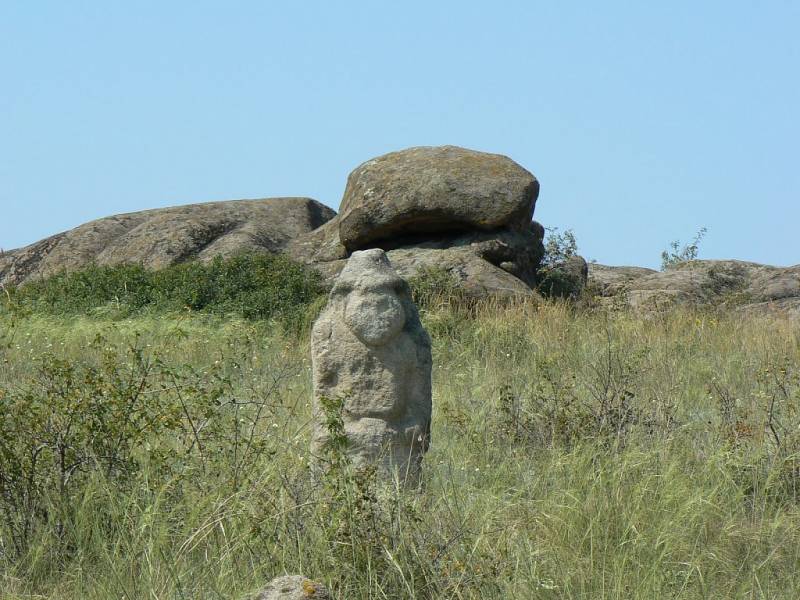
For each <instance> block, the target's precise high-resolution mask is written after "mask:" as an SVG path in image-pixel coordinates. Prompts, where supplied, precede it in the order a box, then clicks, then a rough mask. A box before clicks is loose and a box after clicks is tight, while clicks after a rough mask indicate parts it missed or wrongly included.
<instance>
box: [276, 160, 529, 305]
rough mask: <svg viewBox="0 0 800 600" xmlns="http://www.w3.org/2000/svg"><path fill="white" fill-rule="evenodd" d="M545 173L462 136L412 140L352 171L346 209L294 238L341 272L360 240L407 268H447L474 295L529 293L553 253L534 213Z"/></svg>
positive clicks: (406, 272)
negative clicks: (455, 140)
mask: <svg viewBox="0 0 800 600" xmlns="http://www.w3.org/2000/svg"><path fill="white" fill-rule="evenodd" d="M538 192H539V183H538V182H537V181H536V178H535V177H534V176H533V175H531V173H529V172H528V171H526V170H525V169H523V168H522V167H520V166H519V165H518V164H516V163H515V162H514V161H512V160H511V159H510V158H507V157H505V156H500V155H497V154H486V153H483V152H475V151H472V150H466V149H463V148H457V147H454V146H444V147H433V148H431V147H422V148H410V149H408V150H403V151H401V152H393V153H390V154H387V155H384V156H380V157H378V158H375V159H372V160H370V161H367V162H366V163H364V164H362V165H360V166H359V167H357V168H356V169H355V170H354V171H353V172H352V173H351V174H350V176H349V177H348V183H347V188H346V190H345V194H344V198H343V199H342V206H341V212H340V214H339V215H337V216H336V217H335V218H333V219H331V220H330V221H329V222H327V223H326V224H325V225H323V226H322V227H320V228H319V229H317V230H316V231H314V232H312V233H310V234H309V235H307V236H304V237H301V238H299V239H297V240H296V241H295V242H293V243H292V244H291V245H290V247H289V250H288V251H289V253H290V254H291V255H292V256H293V257H294V258H296V259H297V260H299V261H301V262H304V263H306V264H310V265H313V266H314V267H315V268H317V269H318V270H320V271H321V272H322V273H323V274H324V275H325V276H326V277H328V278H331V279H332V278H333V277H335V276H336V274H337V273H338V272H339V271H340V270H341V269H342V268H343V266H344V263H345V259H346V258H347V257H348V256H349V254H350V252H352V251H353V250H355V249H362V248H371V247H377V248H381V249H383V250H385V251H386V252H387V254H388V256H389V259H390V260H391V261H392V265H393V266H394V267H395V268H396V269H397V271H398V272H399V273H400V274H401V275H402V276H403V277H406V278H408V277H413V276H414V275H415V274H416V273H418V272H419V270H420V269H422V268H430V267H436V268H440V269H445V270H446V271H448V272H449V273H450V274H451V275H452V276H453V277H454V279H455V280H456V281H458V282H460V284H461V286H462V287H463V288H464V289H465V291H466V292H467V293H469V294H471V295H475V296H482V295H486V294H499V295H506V296H518V295H530V294H531V293H532V287H533V286H534V285H535V282H536V274H537V270H538V266H539V262H540V261H541V258H542V255H543V254H544V246H543V245H542V239H543V237H544V228H543V227H542V226H541V225H539V224H538V223H536V222H534V221H531V216H532V214H533V211H534V208H535V205H536V198H537V196H538Z"/></svg>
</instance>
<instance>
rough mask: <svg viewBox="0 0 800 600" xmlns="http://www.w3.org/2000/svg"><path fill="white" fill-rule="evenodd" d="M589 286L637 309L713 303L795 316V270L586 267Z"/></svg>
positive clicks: (798, 288) (734, 264)
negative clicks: (657, 269)
mask: <svg viewBox="0 0 800 600" xmlns="http://www.w3.org/2000/svg"><path fill="white" fill-rule="evenodd" d="M589 285H590V287H591V289H592V290H593V292H594V293H595V294H597V295H598V296H600V297H601V298H609V299H611V298H617V299H618V300H620V301H621V302H622V303H623V304H627V305H629V306H631V307H633V308H636V309H645V310H646V309H663V308H666V307H669V306H673V305H675V304H681V303H683V304H686V303H691V304H714V305H720V306H730V307H734V308H736V309H737V310H740V311H743V312H751V313H762V314H763V313H769V314H785V315H788V316H797V314H798V311H797V306H798V304H800V265H795V266H793V267H773V266H770V265H761V264H758V263H752V262H746V261H739V260H693V261H687V262H685V263H680V264H678V265H675V266H674V267H671V268H669V269H667V270H666V271H663V272H660V271H653V270H652V269H642V268H638V267H609V266H605V265H597V264H593V265H590V267H589Z"/></svg>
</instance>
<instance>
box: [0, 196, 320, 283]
mask: <svg viewBox="0 0 800 600" xmlns="http://www.w3.org/2000/svg"><path fill="white" fill-rule="evenodd" d="M335 215H336V213H335V211H333V210H332V209H330V208H328V207H327V206H325V205H324V204H321V203H320V202H317V201H316V200H312V199H311V198H264V199H260V200H230V201H226V202H207V203H202V204H189V205H186V206H176V207H171V208H160V209H153V210H145V211H141V212H134V213H127V214H121V215H116V216H113V217H106V218H103V219H98V220H96V221H91V222H89V223H85V224H84V225H81V226H79V227H76V228H75V229H71V230H70V231H66V232H64V233H59V234H56V235H54V236H51V237H49V238H46V239H44V240H41V241H39V242H36V243H35V244H31V245H30V246H26V247H25V248H20V249H18V250H12V251H10V252H6V253H3V254H2V255H0V284H3V285H9V284H11V285H18V284H21V283H24V282H26V281H30V280H32V279H35V278H40V277H47V276H48V275H52V274H55V273H58V272H61V271H65V270H66V271H70V270H75V269H80V268H82V267H85V266H87V265H89V264H97V265H117V264H123V263H138V264H142V265H144V266H145V267H148V268H153V269H157V268H162V267H167V266H169V265H172V264H175V263H179V262H183V261H186V260H200V261H207V260H211V259H212V258H214V257H215V256H218V255H219V256H223V257H227V256H232V255H234V254H237V253H240V252H244V251H257V252H270V253H276V252H283V251H284V250H285V249H286V247H287V245H288V244H289V242H290V241H292V240H294V239H296V238H298V237H301V236H303V235H306V234H308V233H310V232H311V231H313V230H314V229H317V228H318V227H320V226H321V225H322V224H323V223H325V222H327V221H329V220H330V219H332V218H333V217H334V216H335Z"/></svg>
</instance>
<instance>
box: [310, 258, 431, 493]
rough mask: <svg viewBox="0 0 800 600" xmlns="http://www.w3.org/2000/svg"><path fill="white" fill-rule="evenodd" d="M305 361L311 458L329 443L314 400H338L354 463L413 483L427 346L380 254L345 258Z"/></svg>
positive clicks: (425, 404)
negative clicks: (309, 380) (310, 389)
mask: <svg viewBox="0 0 800 600" xmlns="http://www.w3.org/2000/svg"><path fill="white" fill-rule="evenodd" d="M311 355H312V364H313V384H314V412H315V415H316V423H315V431H314V437H313V443H312V445H313V450H314V452H315V454H317V455H318V456H319V455H321V453H322V450H323V447H324V445H325V443H326V441H327V440H328V437H329V432H328V431H327V429H326V428H325V425H324V418H323V414H322V408H321V406H320V400H321V399H323V398H328V399H341V400H342V401H343V410H342V418H343V421H344V429H345V434H346V436H347V438H348V446H347V454H348V456H349V458H350V459H351V461H352V463H353V464H354V465H355V466H356V467H362V466H364V465H367V464H375V465H377V466H378V468H379V470H380V471H381V472H382V473H384V474H386V473H393V472H395V470H396V472H397V473H398V475H399V477H400V479H401V480H407V479H408V478H409V477H411V478H415V477H416V476H417V474H418V470H419V465H420V461H421V460H422V455H423V453H424V452H425V451H426V450H427V449H428V444H429V437H430V422H431V343H430V338H429V337H428V334H427V332H426V331H425V329H423V327H422V323H421V322H420V320H419V314H418V312H417V308H416V306H415V305H414V302H413V300H412V299H411V290H410V289H409V287H408V284H407V283H406V282H405V280H404V279H402V278H401V277H400V276H398V275H397V273H396V272H395V271H394V269H393V268H392V266H391V265H390V264H389V260H388V259H387V258H386V254H385V253H384V252H383V250H379V249H372V250H364V251H360V252H354V253H353V255H352V256H351V257H350V259H349V260H348V262H347V265H346V266H345V268H344V270H343V271H342V272H341V274H340V275H339V277H338V279H337V280H336V282H335V283H334V286H333V290H332V291H331V294H330V297H329V299H328V304H327V306H326V308H325V310H324V311H323V313H322V314H321V315H320V317H319V319H317V321H316V323H315V324H314V329H313V331H312V337H311Z"/></svg>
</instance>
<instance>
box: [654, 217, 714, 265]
mask: <svg viewBox="0 0 800 600" xmlns="http://www.w3.org/2000/svg"><path fill="white" fill-rule="evenodd" d="M707 232H708V229H707V228H705V227H702V228H700V231H698V232H697V234H696V235H695V236H694V239H693V240H692V242H691V243H690V244H686V245H684V246H683V247H681V245H680V242H679V241H678V240H675V241H674V242H671V243H670V245H669V249H667V250H664V251H663V252H661V270H662V271H666V270H667V269H668V268H669V267H674V266H675V265H678V264H680V263H684V262H687V261H690V260H696V259H697V254H698V252H699V249H700V242H701V240H702V239H703V238H704V237H705V236H706V233H707Z"/></svg>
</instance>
